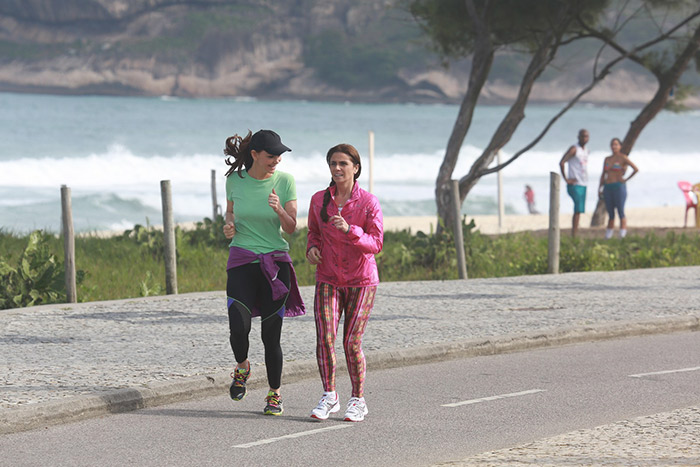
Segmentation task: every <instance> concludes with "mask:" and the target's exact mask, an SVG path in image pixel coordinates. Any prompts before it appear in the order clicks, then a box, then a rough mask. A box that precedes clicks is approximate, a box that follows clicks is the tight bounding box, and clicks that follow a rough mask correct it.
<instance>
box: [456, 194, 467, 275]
mask: <svg viewBox="0 0 700 467" xmlns="http://www.w3.org/2000/svg"><path fill="white" fill-rule="evenodd" d="M461 204H462V203H461V201H460V199H459V180H452V209H453V211H454V219H455V221H454V234H455V248H456V250H457V268H458V272H459V278H460V279H466V278H467V257H466V255H465V254H464V235H463V233H462V212H461V211H462V210H461V209H460V207H461Z"/></svg>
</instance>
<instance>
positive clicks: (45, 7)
mask: <svg viewBox="0 0 700 467" xmlns="http://www.w3.org/2000/svg"><path fill="white" fill-rule="evenodd" d="M394 3H395V2H394V1H391V0H324V1H320V0H278V1H273V0H2V2H0V91H15V92H47V93H57V94H91V93H92V94H117V95H173V96H190V97H205V96H206V97H219V96H251V97H257V98H263V99H280V98H281V99H313V100H358V101H439V102H457V101H459V100H460V99H461V97H462V94H463V92H464V90H465V89H466V82H467V73H468V66H469V65H468V63H455V64H452V66H451V67H450V68H449V69H445V68H444V67H442V66H441V65H440V63H439V60H438V58H437V57H436V56H434V55H433V54H432V53H431V52H430V51H429V50H428V48H427V47H426V43H425V39H423V38H422V35H421V32H420V30H419V28H418V27H417V25H416V24H415V23H414V22H413V20H412V18H411V17H410V16H409V15H408V14H407V13H406V12H404V11H402V10H400V9H398V8H396V7H395V6H394V5H393V4H394ZM507 76H508V74H507V73H505V74H504V77H505V79H496V80H494V81H493V82H490V83H489V84H488V85H487V87H486V89H485V91H484V95H483V99H484V102H487V103H504V102H508V101H509V100H511V99H512V97H513V96H514V95H515V93H516V92H517V83H513V82H508V80H507ZM576 76H577V74H576V71H575V70H573V71H572V73H570V74H569V75H564V76H561V75H558V77H557V78H556V79H553V80H549V81H548V82H545V83H541V84H538V85H537V86H536V88H535V90H534V91H533V96H532V97H533V99H534V100H537V101H544V102H546V101H559V100H562V99H565V98H567V97H569V96H571V95H572V94H573V93H574V91H575V89H576ZM653 90H654V86H653V83H652V82H651V81H650V80H649V79H647V78H644V77H642V76H641V75H637V74H634V73H630V72H629V71H622V72H620V73H618V74H617V75H614V76H613V77H612V78H611V79H608V80H606V82H605V83H604V84H603V86H600V87H599V88H598V89H597V90H596V91H595V92H594V93H592V94H591V95H590V96H589V97H588V100H589V101H593V102H606V103H616V104H624V105H635V104H639V103H640V102H643V101H644V100H645V99H646V98H648V96H650V95H651V94H652V93H653Z"/></svg>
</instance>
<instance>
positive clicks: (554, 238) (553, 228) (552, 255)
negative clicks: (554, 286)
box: [547, 172, 561, 274]
mask: <svg viewBox="0 0 700 467" xmlns="http://www.w3.org/2000/svg"><path fill="white" fill-rule="evenodd" d="M560 238H561V231H560V229H559V174H558V173H556V172H550V173H549V247H548V249H547V272H548V273H549V274H559V243H560Z"/></svg>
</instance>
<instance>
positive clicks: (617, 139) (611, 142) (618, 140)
mask: <svg viewBox="0 0 700 467" xmlns="http://www.w3.org/2000/svg"><path fill="white" fill-rule="evenodd" d="M613 141H617V142H618V143H620V146H622V141H620V138H613V139H611V140H610V144H613Z"/></svg>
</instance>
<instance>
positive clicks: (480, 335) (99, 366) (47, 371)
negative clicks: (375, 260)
mask: <svg viewBox="0 0 700 467" xmlns="http://www.w3.org/2000/svg"><path fill="white" fill-rule="evenodd" d="M302 296H303V298H304V300H305V303H306V304H307V307H308V309H307V314H306V315H305V316H303V317H296V318H288V319H286V320H285V324H284V328H283V337H282V346H283V350H284V354H285V369H284V376H283V384H284V383H285V382H291V381H295V380H300V379H305V378H318V375H317V368H316V362H315V327H314V323H313V310H312V306H313V300H312V297H313V287H304V288H302ZM697 330H700V267H684V268H662V269H644V270H631V271H618V272H586V273H569V274H559V275H540V276H520V277H510V278H497V279H470V280H465V281H424V282H396V283H382V284H380V286H379V289H378V293H377V299H376V302H375V308H374V310H373V313H372V317H371V320H370V323H369V325H368V328H367V333H366V335H365V339H364V346H363V347H364V351H365V354H366V355H367V361H368V368H370V369H379V368H390V367H397V366H404V365H413V364H418V363H427V362H432V361H438V360H445V359H449V358H458V357H469V356H476V355H492V354H498V353H505V352H513V351H519V350H525V349H534V348H541V347H546V346H555V345H564V344H570V343H576V342H586V341H595V340H603V339H615V338H619V337H625V336H634V335H645V334H657V333H672V332H679V331H697ZM257 334H259V322H257V321H256V322H255V325H254V327H253V331H252V337H251V353H250V359H251V362H252V364H253V365H254V366H256V367H257V366H260V367H262V365H263V363H262V362H263V354H262V344H261V343H260V342H259V339H255V336H256V335H257ZM340 352H342V349H341V350H340ZM0 355H2V358H1V359H0V378H1V379H2V387H3V391H2V394H0V414H1V416H0V434H2V433H13V432H18V431H25V430H32V429H36V428H40V427H45V426H49V425H53V424H59V423H65V422H70V421H75V420H81V419H86V418H91V417H96V416H101V415H105V414H110V413H117V412H125V411H130V410H136V409H139V408H143V407H153V406H157V405H163V404H168V403H172V402H176V401H183V400H189V399H194V398H200V397H207V396H210V395H220V394H222V393H224V394H225V393H226V392H227V390H228V385H229V383H230V377H229V373H230V371H231V369H232V367H233V365H234V359H233V356H232V353H231V350H230V347H229V343H228V324H227V315H226V298H225V293H224V292H210V293H194V294H182V295H171V296H159V297H149V298H142V299H132V300H117V301H109V302H92V303H80V304H61V305H46V306H40V307H31V308H24V309H15V310H7V311H3V312H1V313H0ZM341 360H342V358H340V359H339V362H340V361H341ZM254 375H257V377H255V376H254V377H253V378H252V379H251V380H250V382H249V384H250V386H251V388H253V387H263V386H265V385H266V382H265V380H264V371H255V372H254ZM698 405H700V395H699V403H698ZM685 410H686V411H685V412H683V411H682V412H679V413H673V414H658V416H657V419H655V418H653V417H652V418H650V419H649V420H646V421H645V420H640V421H621V422H620V426H619V427H617V430H618V431H619V430H624V429H626V427H628V426H629V424H630V423H641V424H645V423H651V422H650V420H651V421H653V423H651V425H653V427H654V430H661V432H666V431H668V430H672V429H675V428H674V427H676V428H677V426H678V421H679V420H691V422H692V420H695V421H696V422H697V419H698V411H699V409H698V408H693V407H691V408H687V409H685ZM696 425H697V423H696ZM612 429H613V430H614V429H615V428H614V427H613V428H612ZM645 432H646V431H645ZM651 435H654V433H651ZM656 435H659V433H656ZM562 436H566V434H563V435H562ZM591 436H593V435H591ZM596 436H597V435H596ZM678 438H679V437H677V436H676V437H674V439H678ZM691 438H692V437H691ZM680 439H684V438H683V437H680ZM694 439H697V438H694ZM545 448H547V449H550V448H551V443H550V444H544V445H542V446H540V447H539V448H537V446H534V447H532V449H534V450H535V451H536V450H537V449H545ZM676 451H677V449H676V450H674V452H676ZM676 454H677V453H676ZM528 455H533V456H537V454H536V453H535V454H533V453H532V452H529V454H528ZM485 456H487V454H485ZM494 456H497V454H494ZM550 457H551V455H550ZM681 459H682V456H681ZM475 462H476V463H477V464H479V465H487V464H489V463H490V462H493V463H496V464H497V462H496V458H491V459H490V460H489V458H488V456H487V457H485V458H482V459H479V460H476V459H475ZM465 463H467V464H469V462H468V461H466V460H465Z"/></svg>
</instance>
